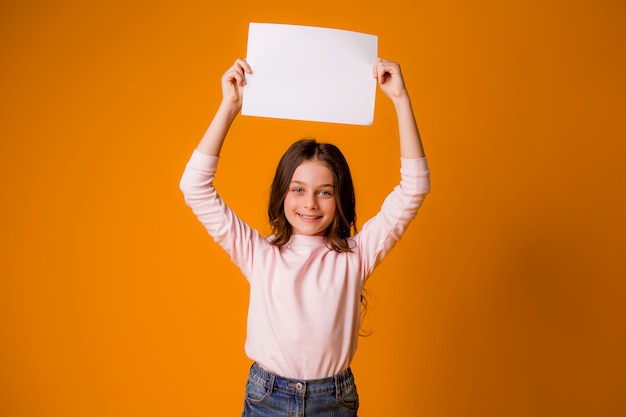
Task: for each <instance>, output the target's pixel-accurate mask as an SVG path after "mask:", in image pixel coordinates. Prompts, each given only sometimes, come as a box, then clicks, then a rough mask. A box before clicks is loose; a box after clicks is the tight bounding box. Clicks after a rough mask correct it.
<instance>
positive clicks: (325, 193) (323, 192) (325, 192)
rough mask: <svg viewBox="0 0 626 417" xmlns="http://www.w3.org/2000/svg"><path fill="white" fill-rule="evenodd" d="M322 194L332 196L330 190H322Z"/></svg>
mask: <svg viewBox="0 0 626 417" xmlns="http://www.w3.org/2000/svg"><path fill="white" fill-rule="evenodd" d="M320 195H323V196H324V197H330V196H331V195H332V194H331V192H330V191H326V190H322V191H320Z"/></svg>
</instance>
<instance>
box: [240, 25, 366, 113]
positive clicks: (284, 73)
mask: <svg viewBox="0 0 626 417" xmlns="http://www.w3.org/2000/svg"><path fill="white" fill-rule="evenodd" d="M377 53H378V37H377V36H375V35H368V34H364V33H358V32H352V31H346V30H339V29H328V28H320V27H312V26H296V25H283V24H270V23H250V26H249V31H248V50H247V57H246V60H247V61H248V63H249V64H250V66H251V68H252V71H253V74H249V75H246V80H247V85H246V86H245V88H244V95H243V104H242V110H241V112H242V114H243V115H247V116H260V117H272V118H281V119H292V120H308V121H317V122H330V123H345V124H355V125H371V124H372V122H373V120H374V103H375V99H376V79H375V78H374V77H373V75H372V65H373V64H374V62H375V60H376V57H377Z"/></svg>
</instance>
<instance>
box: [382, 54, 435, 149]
mask: <svg viewBox="0 0 626 417" xmlns="http://www.w3.org/2000/svg"><path fill="white" fill-rule="evenodd" d="M373 75H374V78H376V79H377V80H378V85H379V86H380V89H381V90H382V91H383V92H384V93H385V94H386V95H387V97H389V98H390V99H391V101H392V103H393V105H394V107H395V109H396V116H397V117H398V132H399V136H400V156H401V157H402V158H408V159H419V158H423V157H424V156H425V154H424V147H423V146H422V139H421V137H420V133H419V130H418V128H417V123H416V122H415V116H414V115H413V107H412V106H411V99H410V98H409V93H408V91H407V90H406V87H405V85H404V79H403V77H402V71H401V70H400V65H398V64H396V63H395V62H390V61H387V60H385V59H382V58H378V59H377V60H376V62H375V63H374V67H373Z"/></svg>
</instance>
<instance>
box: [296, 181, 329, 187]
mask: <svg viewBox="0 0 626 417" xmlns="http://www.w3.org/2000/svg"><path fill="white" fill-rule="evenodd" d="M291 184H298V185H307V183H306V182H304V181H298V180H292V181H291ZM320 187H332V188H335V186H334V185H333V184H321V185H320Z"/></svg>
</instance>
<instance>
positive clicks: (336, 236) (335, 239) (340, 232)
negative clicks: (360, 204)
mask: <svg viewBox="0 0 626 417" xmlns="http://www.w3.org/2000/svg"><path fill="white" fill-rule="evenodd" d="M312 159H316V160H318V161H320V162H322V163H323V164H325V165H326V166H327V167H328V169H330V170H331V172H332V173H333V178H334V181H335V183H334V184H333V185H334V186H335V201H336V203H337V204H336V207H337V209H336V212H335V219H334V221H333V223H332V224H331V225H330V226H329V227H328V229H326V231H325V233H324V238H325V239H326V242H327V243H328V245H329V246H330V247H331V248H332V249H333V250H336V251H337V252H352V248H351V247H350V243H349V241H348V238H349V237H350V236H352V235H353V234H354V233H356V232H357V228H356V201H355V197H354V184H353V183H352V175H350V168H349V167H348V162H347V161H346V158H345V157H344V156H343V154H342V153H341V151H340V150H339V148H337V147H336V146H335V145H333V144H330V143H319V142H317V141H316V140H315V139H301V140H299V141H297V142H295V143H294V144H292V145H291V146H290V147H289V149H287V151H286V152H285V153H284V155H283V156H282V158H281V159H280V161H279V162H278V166H277V167H276V174H275V175H274V181H273V182H272V186H271V188H270V202H269V206H268V209H267V214H268V217H269V222H270V227H271V230H272V234H273V235H274V239H273V240H272V241H271V242H272V244H273V245H276V246H283V245H285V244H286V243H288V242H289V240H290V239H291V235H292V233H293V230H292V227H291V225H290V224H289V222H288V221H287V217H286V216H285V210H284V206H283V204H284V201H285V196H286V195H287V191H288V190H289V183H290V182H291V179H292V177H293V173H294V171H295V170H296V168H298V166H300V164H301V163H302V162H304V161H310V160H312Z"/></svg>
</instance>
